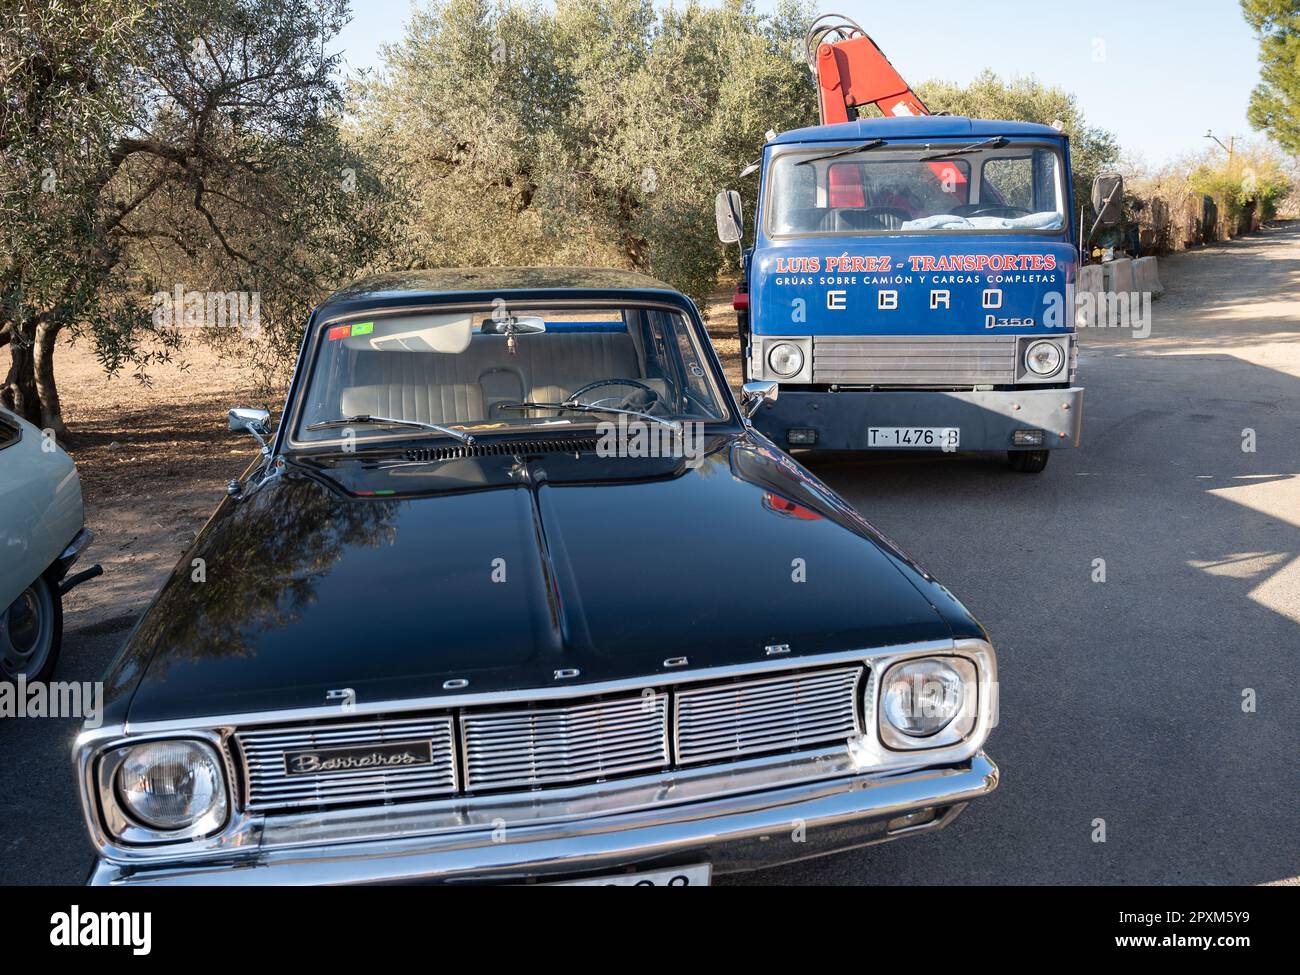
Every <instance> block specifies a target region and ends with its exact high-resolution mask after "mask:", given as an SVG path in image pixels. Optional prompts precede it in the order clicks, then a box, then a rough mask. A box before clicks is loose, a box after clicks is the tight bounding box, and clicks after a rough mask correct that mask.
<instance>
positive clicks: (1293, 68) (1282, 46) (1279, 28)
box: [1241, 0, 1300, 155]
mask: <svg viewBox="0 0 1300 975" xmlns="http://www.w3.org/2000/svg"><path fill="white" fill-rule="evenodd" d="M1241 10H1242V13H1243V14H1244V15H1245V18H1246V22H1247V23H1249V24H1250V26H1251V27H1252V28H1254V30H1255V32H1256V33H1257V34H1258V35H1259V63H1260V67H1259V75H1260V83H1259V84H1258V85H1257V86H1256V87H1255V90H1254V91H1253V92H1252V93H1251V96H1250V108H1249V109H1248V110H1247V117H1248V118H1249V119H1250V124H1251V125H1253V126H1254V127H1255V128H1257V129H1261V130H1263V131H1265V132H1267V133H1268V134H1269V135H1270V136H1271V137H1272V138H1273V140H1274V141H1275V142H1276V143H1277V144H1278V145H1280V146H1281V147H1282V148H1283V149H1285V150H1286V151H1287V152H1289V153H1291V154H1293V155H1300V0H1241Z"/></svg>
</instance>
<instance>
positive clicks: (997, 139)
mask: <svg viewBox="0 0 1300 975" xmlns="http://www.w3.org/2000/svg"><path fill="white" fill-rule="evenodd" d="M1006 144H1007V140H1006V139H1004V138H1003V137H1002V136H1000V135H995V136H994V137H993V138H992V139H985V140H984V141H983V142H972V143H971V144H970V145H968V146H962V147H961V148H960V149H953V150H951V151H949V152H932V153H929V154H928V155H924V156H922V157H921V158H920V159H918V160H917V162H930V161H931V160H932V159H947V158H948V157H949V156H964V155H966V154H967V153H969V152H979V151H980V150H981V149H996V148H997V147H998V146H1004V145H1006Z"/></svg>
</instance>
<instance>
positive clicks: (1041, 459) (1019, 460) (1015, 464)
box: [1007, 450, 1051, 474]
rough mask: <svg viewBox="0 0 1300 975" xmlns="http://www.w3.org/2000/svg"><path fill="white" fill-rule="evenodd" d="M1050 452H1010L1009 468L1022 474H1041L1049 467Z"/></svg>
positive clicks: (1008, 458) (1008, 454)
mask: <svg viewBox="0 0 1300 975" xmlns="http://www.w3.org/2000/svg"><path fill="white" fill-rule="evenodd" d="M1050 454H1051V451H1050V450H1008V451H1007V466H1008V467H1010V468H1011V469H1012V470H1013V471H1019V472H1020V473H1021V474H1039V473H1041V472H1042V471H1043V468H1045V467H1046V466H1047V458H1048V456H1049V455H1050Z"/></svg>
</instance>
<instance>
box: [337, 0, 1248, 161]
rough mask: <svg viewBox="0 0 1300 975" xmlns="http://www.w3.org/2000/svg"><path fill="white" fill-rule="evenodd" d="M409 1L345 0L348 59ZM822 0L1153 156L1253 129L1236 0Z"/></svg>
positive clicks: (922, 71) (912, 73) (904, 47)
mask: <svg viewBox="0 0 1300 975" xmlns="http://www.w3.org/2000/svg"><path fill="white" fill-rule="evenodd" d="M416 2H417V3H419V2H420V0H416ZM759 7H760V9H767V8H768V7H770V3H769V2H767V0H759ZM410 9H411V0H358V2H356V3H354V5H353V11H354V19H353V21H352V23H351V24H349V25H348V27H346V28H345V29H344V31H343V33H342V34H341V35H340V36H339V38H338V41H337V45H338V46H339V47H341V48H342V50H343V53H344V57H345V60H346V61H347V63H348V65H349V66H350V67H352V68H366V67H378V66H379V65H380V64H381V63H382V57H381V54H380V47H381V46H382V45H383V44H388V43H396V42H397V41H400V40H401V38H402V35H403V32H404V30H405V25H406V21H407V18H408V15H409V12H410ZM823 9H825V10H827V11H830V10H834V11H835V12H837V13H842V14H844V15H846V16H848V17H850V18H852V19H853V20H856V21H857V22H858V23H859V24H861V25H862V28H863V29H864V30H865V31H866V32H867V33H868V34H870V35H871V36H872V38H873V39H874V40H875V42H876V43H877V44H878V45H879V46H880V49H881V50H883V51H884V52H885V54H886V55H887V56H888V57H889V59H890V61H891V62H892V63H893V65H894V67H895V68H897V69H898V71H899V73H901V74H902V75H903V77H904V78H906V79H908V80H909V81H911V82H913V83H914V84H915V83H920V82H921V81H924V80H926V79H928V78H945V79H948V80H951V81H956V82H960V83H964V82H968V81H970V80H971V79H972V78H973V77H974V76H975V75H977V74H978V73H979V72H980V71H982V70H983V69H984V68H992V69H993V70H994V71H996V72H998V73H999V74H1001V75H1003V76H1004V77H1007V76H1012V75H1030V74H1032V75H1033V76H1035V77H1036V78H1037V79H1038V80H1039V81H1041V82H1043V83H1045V84H1051V85H1059V86H1060V87H1062V88H1064V89H1066V90H1067V91H1070V92H1073V93H1074V95H1075V96H1076V97H1077V98H1078V99H1079V104H1080V106H1081V107H1082V109H1083V113H1084V116H1085V117H1086V118H1087V120H1088V122H1089V124H1091V125H1095V126H1100V127H1101V128H1104V129H1109V130H1110V131H1111V132H1114V133H1115V134H1116V135H1117V136H1118V137H1119V141H1120V145H1121V146H1122V147H1123V149H1124V151H1125V152H1126V153H1130V154H1137V155H1138V156H1139V157H1140V158H1141V159H1142V160H1144V161H1145V162H1146V163H1148V164H1150V165H1152V166H1156V167H1158V166H1160V165H1161V164H1163V163H1166V162H1169V161H1171V160H1173V159H1176V158H1178V157H1179V156H1182V155H1183V154H1185V153H1190V152H1199V151H1201V150H1203V149H1204V148H1206V147H1207V146H1211V145H1212V143H1211V142H1210V141H1209V140H1207V139H1206V138H1205V132H1206V130H1207V129H1210V130H1213V132H1214V134H1215V135H1216V136H1218V137H1219V138H1220V139H1222V140H1223V141H1224V142H1227V141H1228V137H1229V136H1236V137H1237V138H1238V139H1242V138H1256V139H1259V138H1261V137H1260V136H1259V134H1257V133H1254V132H1253V131H1252V130H1251V128H1250V125H1249V123H1248V122H1247V121H1246V106H1247V105H1248V103H1249V101H1250V92H1251V89H1252V88H1254V86H1255V85H1256V84H1257V83H1258V81H1259V63H1258V44H1257V42H1256V39H1255V36H1254V34H1253V33H1252V32H1251V29H1250V27H1249V26H1248V25H1247V24H1246V22H1245V20H1244V19H1243V17H1242V16H1241V9H1240V6H1239V5H1238V4H1237V2H1236V0H1183V2H1174V0H1128V2H1115V0H1093V2H1091V3H1090V4H1087V5H1075V4H1067V3H1065V2H1064V0H1038V2H1036V3H1031V2H1026V0H983V2H981V3H978V4H976V3H954V2H952V0H940V2H938V3H925V4H913V3H894V4H889V5H886V4H881V3H878V2H873V0H828V3H827V6H826V7H825V8H823ZM809 83H810V84H811V79H810V82H809ZM816 121H817V120H816V119H809V124H810V125H811V124H815V123H816Z"/></svg>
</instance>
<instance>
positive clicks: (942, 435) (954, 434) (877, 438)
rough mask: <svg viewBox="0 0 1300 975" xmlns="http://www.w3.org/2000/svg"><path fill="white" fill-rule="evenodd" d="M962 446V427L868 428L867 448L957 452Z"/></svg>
mask: <svg viewBox="0 0 1300 975" xmlns="http://www.w3.org/2000/svg"><path fill="white" fill-rule="evenodd" d="M960 444H961V427H868V428H867V446H868V447H886V448H889V449H902V448H907V447H937V448H939V449H940V450H956V449H957V447H958V446H959V445H960Z"/></svg>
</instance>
